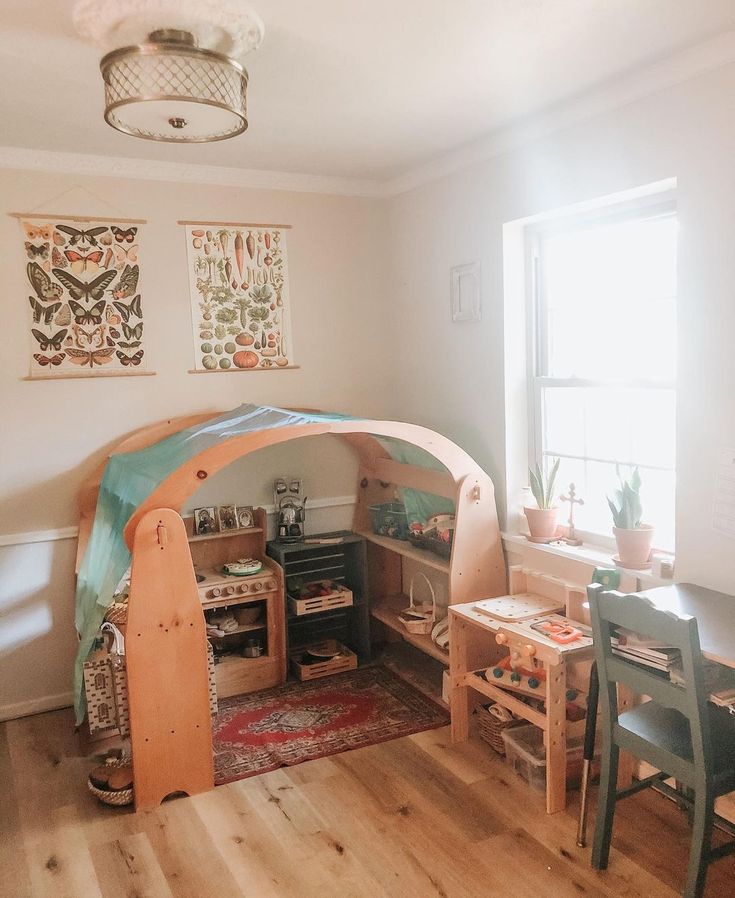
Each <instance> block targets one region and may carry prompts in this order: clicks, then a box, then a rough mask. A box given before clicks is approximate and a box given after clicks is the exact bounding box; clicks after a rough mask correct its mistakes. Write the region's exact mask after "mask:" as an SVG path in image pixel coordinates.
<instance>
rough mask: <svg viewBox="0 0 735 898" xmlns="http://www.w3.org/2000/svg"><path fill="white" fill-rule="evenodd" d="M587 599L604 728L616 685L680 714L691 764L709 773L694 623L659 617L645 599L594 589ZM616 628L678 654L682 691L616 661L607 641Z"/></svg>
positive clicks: (611, 718) (612, 715)
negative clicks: (686, 731)
mask: <svg viewBox="0 0 735 898" xmlns="http://www.w3.org/2000/svg"><path fill="white" fill-rule="evenodd" d="M587 595H588V597H589V602H590V614H591V617H592V630H593V636H594V647H595V659H596V661H597V668H598V674H599V678H600V684H601V687H602V688H601V692H602V701H603V711H604V712H605V720H606V722H609V725H610V727H612V725H613V724H614V723H615V722H617V718H618V709H617V698H616V694H617V690H616V685H617V684H618V683H622V684H624V685H625V686H628V687H629V688H630V689H631V690H632V691H633V692H635V693H637V694H638V695H647V696H650V698H651V700H652V701H654V702H656V703H658V704H659V705H663V706H664V707H666V708H674V709H675V710H677V711H679V712H680V713H681V714H683V715H684V716H685V717H686V718H687V719H688V721H689V729H690V734H691V742H692V754H693V761H694V764H695V766H699V765H703V766H701V767H700V768H699V769H700V770H711V769H712V756H713V749H712V743H711V736H710V728H709V722H708V717H707V699H708V692H707V688H706V685H705V679H704V670H703V666H702V654H701V649H700V645H699V629H698V627H697V621H696V619H695V618H693V617H690V616H688V615H687V616H681V617H679V616H677V615H675V614H673V613H672V612H671V611H663V610H661V609H659V608H657V607H656V606H655V604H654V603H653V602H652V601H651V600H650V599H649V598H647V597H646V596H641V595H636V594H631V595H626V594H625V593H621V592H617V591H615V590H605V589H604V587H603V586H601V585H599V584H592V585H590V586H588V587H587ZM618 628H622V629H625V630H630V631H632V632H634V633H637V634H639V635H642V636H646V637H649V638H650V639H653V640H657V641H660V642H661V643H663V644H665V645H667V646H671V647H672V648H675V649H678V650H679V652H680V653H681V664H682V671H683V680H684V685H683V686H679V685H677V684H675V683H672V682H671V681H670V680H669V679H668V678H666V677H662V676H658V675H657V674H656V672H655V671H652V670H648V669H646V668H645V667H643V666H641V665H640V664H636V663H634V662H632V661H629V660H627V659H626V658H624V657H621V656H620V655H616V654H615V653H614V652H613V648H614V646H613V643H612V638H613V637H614V636H615V634H616V631H617V629H618Z"/></svg>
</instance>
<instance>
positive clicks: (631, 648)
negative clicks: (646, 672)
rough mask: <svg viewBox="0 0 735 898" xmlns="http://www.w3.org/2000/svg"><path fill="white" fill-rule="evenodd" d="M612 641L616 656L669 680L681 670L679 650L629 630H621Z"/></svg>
mask: <svg viewBox="0 0 735 898" xmlns="http://www.w3.org/2000/svg"><path fill="white" fill-rule="evenodd" d="M611 641H612V645H613V654H614V655H619V656H620V657H621V658H625V660H626V661H632V662H633V663H634V664H640V665H642V666H643V667H646V668H648V669H650V670H652V671H654V672H656V673H658V674H659V675H660V676H662V677H665V678H667V679H670V678H671V674H672V671H673V670H675V669H676V668H681V652H680V651H679V649H676V648H673V647H672V646H670V645H666V643H663V642H659V641H658V640H656V639H650V638H649V637H647V636H640V635H638V634H637V633H631V632H630V631H629V630H620V631H619V632H618V635H617V636H615V637H613V639H612V640H611Z"/></svg>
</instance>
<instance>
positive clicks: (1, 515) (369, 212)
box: [0, 171, 387, 717]
mask: <svg viewBox="0 0 735 898" xmlns="http://www.w3.org/2000/svg"><path fill="white" fill-rule="evenodd" d="M31 210H35V211H39V212H49V213H58V214H78V215H105V216H110V215H116V214H120V215H122V216H126V217H131V218H147V219H148V224H147V225H146V226H145V232H144V242H141V257H142V259H141V262H142V266H143V268H142V273H141V285H142V287H143V308H144V317H145V331H146V334H145V336H146V342H147V351H148V354H149V363H150V368H151V369H152V370H155V371H157V375H156V376H155V377H119V378H110V377H105V378H100V379H84V380H58V381H36V382H29V381H26V380H23V377H24V376H25V375H26V374H27V373H28V370H27V369H28V357H29V355H28V354H29V345H28V343H27V341H26V337H27V334H28V319H27V313H28V300H27V293H28V291H27V284H26V280H25V260H24V259H23V255H22V247H23V244H22V237H21V231H20V227H19V224H18V222H17V221H16V220H15V219H13V218H10V217H8V216H7V215H5V214H1V215H0V260H1V263H2V271H3V294H2V297H0V307H1V308H2V325H3V327H2V338H1V339H2V361H1V362H0V421H2V431H1V432H2V436H1V437H0V462H1V463H0V496H1V497H2V500H1V501H0V573H1V574H2V576H0V717H2V716H3V714H6V715H7V714H10V713H16V712H19V711H22V710H23V709H25V710H32V709H35V708H43V707H49V706H53V705H54V704H55V703H56V704H58V697H59V696H62V697H64V696H66V695H67V694H68V692H69V684H70V677H71V666H70V662H71V658H72V656H73V653H74V650H75V643H76V636H75V633H74V628H73V609H74V578H73V556H74V551H75V546H76V543H75V540H73V539H68V538H67V539H62V540H55V539H54V540H51V541H49V540H48V539H46V540H45V541H42V542H32V543H29V544H25V545H24V544H23V542H24V537H23V534H24V533H28V532H32V531H49V530H56V529H58V528H67V527H70V526H73V525H76V523H77V507H76V498H77V492H78V488H79V485H80V483H81V481H82V479H83V478H84V477H85V476H87V475H88V474H89V473H90V472H91V471H93V470H94V468H95V467H96V466H97V465H98V464H99V463H100V462H101V461H102V460H103V458H104V456H105V454H106V453H107V452H108V451H109V449H110V448H111V447H112V446H114V445H115V444H116V443H117V442H118V441H119V440H120V439H121V438H122V437H123V436H124V435H126V434H127V433H129V432H130V431H132V430H135V429H136V428H139V427H142V426H144V425H146V424H149V423H153V422H156V421H159V420H161V419H164V418H169V417H173V416H177V415H182V414H187V413H194V412H202V411H208V410H212V411H215V410H224V409H229V408H233V407H235V406H236V405H238V404H239V403H242V402H254V403H265V404H273V405H291V406H301V407H311V408H323V409H327V410H335V411H344V412H351V413H356V414H362V415H367V416H371V415H378V416H379V415H380V412H381V411H382V406H383V396H384V393H385V389H384V384H385V383H386V382H387V377H386V376H385V374H384V369H383V366H381V365H379V364H376V360H375V354H374V352H373V351H372V348H373V347H375V346H376V345H377V344H380V342H381V341H382V339H383V338H384V331H383V329H382V326H381V317H382V316H381V314H380V305H381V303H382V302H385V301H386V300H385V293H384V290H383V289H379V288H378V286H377V284H376V281H377V278H378V272H377V271H376V265H377V264H378V261H377V260H380V259H381V258H383V256H384V253H383V245H384V221H385V209H384V204H383V203H381V202H380V201H379V200H375V199H364V198H362V199H361V198H350V197H337V196H326V195H318V194H311V193H290V192H285V191H275V190H273V191H266V190H246V189H243V188H235V187H224V186H222V187H220V186H214V185H197V184H192V183H187V184H181V185H179V184H173V183H163V182H155V181H136V180H121V179H114V178H83V177H77V176H66V175H58V174H42V173H37V172H33V173H32V172H26V171H0V212H2V213H5V212H28V211H31ZM179 219H196V220H210V221H223V220H224V221H261V222H281V223H288V224H291V225H293V230H292V231H290V232H289V235H288V240H289V269H290V276H291V297H292V325H293V332H294V347H295V360H296V363H297V364H298V365H300V368H298V369H296V370H272V371H264V372H233V373H232V374H229V373H228V374H217V375H209V376H207V375H204V374H198V375H192V374H188V373H187V371H188V369H189V368H191V367H192V362H193V349H192V336H191V318H190V312H189V295H188V280H187V269H186V253H185V240H184V231H183V228H182V227H180V226H178V225H177V224H176V222H177V220H179ZM282 473H285V474H301V475H302V476H303V477H304V479H305V483H306V487H307V490H308V495H309V497H310V498H311V499H313V500H317V504H320V505H322V506H323V507H321V508H319V509H318V510H315V511H314V513H313V514H311V515H310V516H309V519H308V520H309V524H310V529H312V530H314V529H329V528H330V527H332V526H335V527H339V526H344V525H345V523H346V522H348V521H349V519H350V508H349V506H346V505H345V504H344V501H345V498H344V497H350V496H352V495H354V492H355V486H356V484H355V474H356V464H355V460H354V457H353V455H352V453H351V451H350V450H349V449H348V448H346V447H345V445H344V444H342V443H341V442H339V441H338V440H336V439H330V438H321V439H316V440H313V441H312V440H304V441H300V442H296V443H293V444H291V445H287V446H281V447H276V448H274V449H272V450H267V451H265V452H263V453H262V454H261V453H259V454H258V457H255V456H253V457H252V458H250V459H244V460H242V461H240V462H239V463H237V464H235V465H233V466H231V468H229V469H227V470H226V471H223V472H221V474H220V475H218V477H216V478H212V481H211V482H209V483H207V484H206V486H205V487H204V488H203V489H202V490H201V491H200V493H199V494H198V495H197V497H196V498H197V502H198V503H199V504H211V503H214V504H220V503H221V504H224V503H225V502H228V501H235V502H239V503H240V504H269V503H271V502H272V479H273V477H274V476H275V475H277V474H282ZM335 497H336V498H337V500H338V502H339V504H338V505H337V506H333V504H332V503H333V501H334V499H335ZM200 499H201V501H199V500H200ZM62 535H63V533H62ZM7 542H11V543H14V544H13V545H4V543H7Z"/></svg>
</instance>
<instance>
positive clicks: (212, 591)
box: [207, 586, 222, 599]
mask: <svg viewBox="0 0 735 898" xmlns="http://www.w3.org/2000/svg"><path fill="white" fill-rule="evenodd" d="M221 594H222V592H221V590H220V588H219V586H215V587H214V588H213V589H210V590H209V592H208V593H207V595H208V596H209V597H210V598H212V599H216V598H217V596H219V595H221Z"/></svg>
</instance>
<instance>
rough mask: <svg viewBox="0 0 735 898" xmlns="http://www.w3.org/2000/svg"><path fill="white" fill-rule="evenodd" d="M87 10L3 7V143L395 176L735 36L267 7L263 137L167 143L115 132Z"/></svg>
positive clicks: (553, 18)
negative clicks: (80, 13)
mask: <svg viewBox="0 0 735 898" xmlns="http://www.w3.org/2000/svg"><path fill="white" fill-rule="evenodd" d="M73 5H74V0H3V2H2V4H1V7H2V8H1V9H0V14H1V15H0V84H1V85H2V89H1V90H0V122H2V126H1V130H0V144H3V145H5V146H14V147H27V148H33V149H46V150H57V151H67V152H82V153H89V154H97V155H109V156H118V157H119V156H127V157H131V158H145V159H155V160H161V161H176V162H183V163H201V164H206V165H217V166H231V167H236V168H241V169H261V170H271V171H281V172H303V173H309V174H319V175H331V176H341V177H349V178H370V179H379V180H383V179H389V178H395V177H396V176H399V175H401V174H403V173H405V172H406V171H408V170H410V169H412V168H414V167H416V166H419V165H423V164H425V163H426V162H428V161H429V160H431V159H433V158H435V157H438V156H441V155H443V154H445V153H447V152H449V151H451V150H453V149H454V148H456V147H458V146H461V145H463V144H466V143H468V142H470V141H473V140H476V139H478V138H480V137H482V136H483V135H486V134H488V133H490V132H493V131H496V130H498V129H500V128H503V127H505V126H507V125H508V124H509V123H510V122H513V121H514V120H517V119H520V118H524V117H527V116H529V115H532V114H533V113H535V112H537V111H539V110H540V109H543V108H546V107H548V106H550V105H553V104H556V103H559V102H561V101H563V100H566V99H569V98H571V97H574V96H576V95H578V94H582V93H584V92H586V91H589V90H591V89H593V88H595V87H597V86H599V85H600V84H603V83H605V82H609V81H612V80H614V79H616V78H618V77H620V76H622V75H625V74H629V73H630V72H631V71H634V70H635V69H637V68H639V67H644V66H647V65H649V64H650V63H652V62H655V61H656V60H658V59H661V58H663V57H666V56H668V55H670V54H672V53H676V52H678V51H680V50H682V49H684V48H687V47H690V46H693V45H694V44H698V43H700V42H702V41H705V40H708V39H710V38H712V37H714V36H716V35H717V34H720V33H722V32H725V31H729V30H731V29H732V28H733V27H735V4H733V2H732V0H707V2H704V3H703V2H701V0H371V2H370V3H367V2H363V0H310V2H308V3H307V2H303V0H254V6H255V8H256V9H257V11H258V12H259V13H260V15H261V16H262V18H263V19H264V21H265V25H266V35H265V40H264V41H263V44H262V46H261V48H260V49H259V50H258V51H257V52H256V53H254V54H252V55H250V56H248V57H247V58H246V60H245V64H246V66H247V68H248V70H249V73H250V90H249V116H248V117H249V120H250V128H249V130H248V131H247V132H245V134H244V135H242V136H240V137H238V138H235V139H233V140H230V141H225V142H222V143H215V144H209V145H202V146H171V145H164V144H153V143H150V142H148V141H141V140H137V139H135V138H132V137H128V136H126V135H122V134H118V133H117V132H115V131H113V130H112V129H111V128H109V127H108V126H107V125H106V124H105V123H104V121H103V119H102V82H101V77H100V75H99V70H98V67H97V64H98V58H99V55H100V54H99V52H98V51H97V50H96V49H95V48H94V47H89V46H87V45H85V44H84V43H83V42H82V41H81V40H80V39H78V38H77V37H76V35H75V32H74V30H73V27H72V25H71V15H70V13H71V8H72V7H73Z"/></svg>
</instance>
